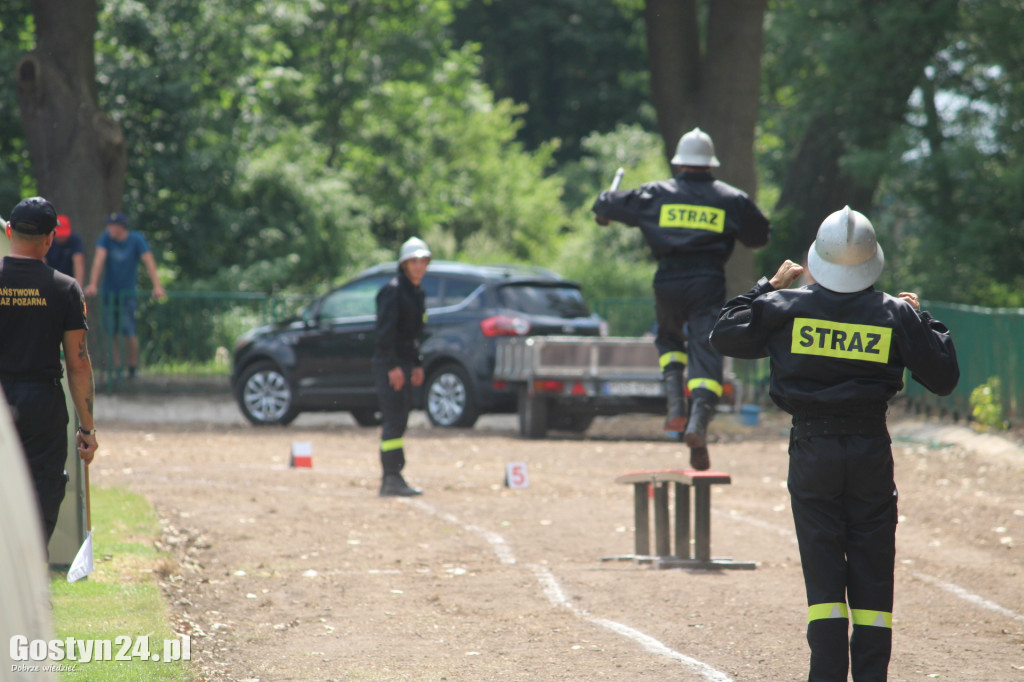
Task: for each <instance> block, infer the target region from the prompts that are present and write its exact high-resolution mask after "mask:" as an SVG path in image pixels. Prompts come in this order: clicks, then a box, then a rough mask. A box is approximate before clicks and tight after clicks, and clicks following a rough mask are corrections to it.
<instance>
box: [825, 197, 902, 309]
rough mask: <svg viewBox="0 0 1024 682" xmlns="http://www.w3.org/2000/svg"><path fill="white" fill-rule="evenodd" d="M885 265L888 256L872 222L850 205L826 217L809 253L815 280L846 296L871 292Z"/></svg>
mask: <svg viewBox="0 0 1024 682" xmlns="http://www.w3.org/2000/svg"><path fill="white" fill-rule="evenodd" d="M884 266H885V254H884V253H882V247H881V246H879V244H878V239H877V238H876V237H875V228H874V227H872V225H871V221H870V220H868V219H867V217H866V216H865V215H864V214H863V213H860V212H858V211H854V210H853V209H851V208H850V207H849V206H844V207H843V209H842V210H839V211H836V212H835V213H833V214H831V215H830V216H828V217H827V218H825V220H824V221H823V222H822V223H821V227H819V228H818V236H817V237H816V238H815V240H814V243H813V244H811V248H810V249H809V250H808V252H807V268H808V270H810V272H811V277H813V278H814V279H815V280H816V281H817V282H818V283H819V284H821V286H823V287H825V288H826V289H831V290H832V291H838V292H839V293H843V294H848V293H851V292H854V291H861V290H862V289H867V288H868V287H869V286H871V285H872V284H874V283H875V281H876V280H878V276H879V275H881V274H882V268H883V267H884Z"/></svg>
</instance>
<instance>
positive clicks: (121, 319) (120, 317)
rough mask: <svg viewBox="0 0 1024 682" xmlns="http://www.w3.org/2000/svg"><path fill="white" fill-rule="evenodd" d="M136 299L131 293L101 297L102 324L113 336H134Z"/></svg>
mask: <svg viewBox="0 0 1024 682" xmlns="http://www.w3.org/2000/svg"><path fill="white" fill-rule="evenodd" d="M137 307H138V299H137V298H136V297H135V296H134V295H133V294H121V295H117V294H111V295H108V296H104V297H103V326H104V327H105V328H106V330H107V332H108V333H110V334H113V335H115V336H135V335H136V332H135V309H136V308H137Z"/></svg>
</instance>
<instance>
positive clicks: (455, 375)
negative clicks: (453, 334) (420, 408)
mask: <svg viewBox="0 0 1024 682" xmlns="http://www.w3.org/2000/svg"><path fill="white" fill-rule="evenodd" d="M424 388H425V390H424V401H425V403H426V406H425V407H426V411H427V419H429V420H430V423H431V424H433V425H434V426H443V427H450V428H469V427H471V426H473V424H476V420H477V418H478V417H479V416H480V406H479V405H477V401H476V395H475V394H474V391H473V385H472V383H470V381H469V375H468V374H467V373H466V370H464V369H463V368H462V367H461V366H460V365H456V364H454V363H450V364H447V365H442V366H441V367H439V368H438V369H436V370H435V371H433V372H431V373H430V377H429V378H428V379H427V383H426V386H425V387H424Z"/></svg>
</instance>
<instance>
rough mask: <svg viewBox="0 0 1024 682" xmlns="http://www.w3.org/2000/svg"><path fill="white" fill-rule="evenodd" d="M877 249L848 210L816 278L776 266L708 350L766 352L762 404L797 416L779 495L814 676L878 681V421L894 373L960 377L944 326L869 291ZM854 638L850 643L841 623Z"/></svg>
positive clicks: (883, 591) (887, 592) (881, 602)
mask: <svg viewBox="0 0 1024 682" xmlns="http://www.w3.org/2000/svg"><path fill="white" fill-rule="evenodd" d="M883 264H884V255H883V253H882V249H881V247H879V246H878V243H877V241H876V238H875V232H874V228H873V227H872V226H871V223H870V222H869V221H868V219H867V218H866V217H865V216H864V215H862V214H861V213H858V212H857V211H853V210H850V208H849V207H848V206H847V207H845V208H844V209H843V210H841V211H837V212H835V213H833V214H832V215H830V216H829V217H828V218H826V219H825V221H824V222H823V223H822V224H821V226H820V228H819V229H818V234H817V238H816V239H815V241H814V244H813V245H812V246H811V248H810V250H809V252H808V257H807V268H808V270H809V271H810V275H811V277H812V278H813V279H814V280H815V283H813V284H810V285H807V286H804V287H800V288H797V289H787V287H788V286H789V285H790V284H792V283H793V282H794V281H795V280H796V278H797V277H799V276H800V275H801V274H802V272H803V268H802V267H801V266H799V265H797V264H796V263H794V262H792V261H786V262H785V263H783V264H782V266H781V267H780V268H779V271H778V272H777V273H776V274H775V275H774V276H773V277H772V278H771V280H767V279H765V278H763V277H762V278H761V280H760V281H759V282H758V283H757V285H756V286H754V288H753V289H751V290H750V291H749V292H747V293H746V294H743V295H742V296H738V297H736V298H734V299H732V300H731V301H729V302H728V303H726V305H725V307H724V308H723V309H722V312H721V315H720V316H719V319H718V322H717V323H716V324H715V327H714V331H713V332H712V334H711V342H712V343H713V344H714V346H715V347H716V348H717V349H718V350H719V351H720V352H722V353H723V354H725V355H730V356H733V357H738V358H757V357H764V356H766V355H767V356H769V357H770V358H771V397H772V400H773V401H774V402H775V403H776V404H777V405H778V406H779V407H781V408H782V409H783V410H785V411H786V412H788V413H790V414H792V415H793V428H792V431H791V434H790V446H789V454H790V459H789V481H788V485H789V492H790V499H791V503H792V508H793V520H794V523H795V526H796V534H797V540H798V542H799V545H800V560H801V563H802V565H803V573H804V584H805V587H806V590H807V605H808V624H807V642H808V644H809V645H810V649H811V660H810V675H809V676H808V680H810V681H812V682H825V681H833V680H834V681H837V682H838V681H843V682H845V680H846V679H847V672H848V670H849V669H851V667H852V672H853V679H854V680H855V681H856V682H878V681H880V680H885V679H886V676H887V670H888V665H889V657H890V652H891V650H892V604H893V572H894V569H895V565H894V564H895V554H896V520H897V509H896V503H897V493H896V484H895V481H894V480H893V459H892V449H891V446H890V440H889V433H888V429H887V427H886V423H885V413H886V408H887V401H888V400H889V399H890V398H892V397H893V396H894V395H895V394H896V393H897V392H898V391H899V390H900V389H901V388H902V387H903V372H904V368H906V369H909V370H910V372H911V376H912V377H913V378H914V379H915V380H917V381H918V382H920V383H921V384H922V385H924V386H925V387H926V388H928V389H929V390H930V391H933V392H934V393H937V394H939V395H948V394H949V393H951V392H952V391H953V389H954V388H955V387H956V384H957V381H958V380H959V378H960V370H959V367H958V365H957V359H956V351H955V350H954V348H953V341H952V339H951V338H950V335H949V330H948V329H947V328H946V327H945V325H943V324H942V323H941V322H939V321H938V320H935V319H933V318H932V317H931V316H930V315H929V314H928V313H927V312H921V311H920V304H919V303H918V300H917V296H916V295H915V294H913V293H900V294H899V296H898V297H894V296H890V295H888V294H886V293H884V292H881V291H876V290H875V289H874V288H873V286H872V285H873V284H874V282H875V281H876V280H877V279H878V276H879V274H881V272H882V266H883ZM850 617H852V619H853V634H852V636H849V635H848V619H849V618H850Z"/></svg>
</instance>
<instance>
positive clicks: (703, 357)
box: [686, 308, 723, 403]
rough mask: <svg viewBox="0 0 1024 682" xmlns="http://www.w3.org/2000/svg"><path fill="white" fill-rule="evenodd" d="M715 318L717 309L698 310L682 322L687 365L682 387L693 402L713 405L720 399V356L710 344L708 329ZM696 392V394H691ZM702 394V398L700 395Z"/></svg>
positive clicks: (712, 325) (712, 324) (716, 317)
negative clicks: (684, 328)
mask: <svg viewBox="0 0 1024 682" xmlns="http://www.w3.org/2000/svg"><path fill="white" fill-rule="evenodd" d="M717 319H718V308H715V309H714V310H708V309H705V310H702V311H700V312H699V313H696V314H694V315H693V316H692V317H691V318H690V320H689V321H688V322H687V323H686V326H687V329H688V330H689V337H688V338H687V343H688V344H689V346H688V349H689V351H690V364H689V368H688V371H687V373H686V377H687V381H686V388H687V390H689V392H690V396H691V397H692V398H694V399H698V398H708V399H711V400H713V401H715V402H716V403H717V399H718V398H721V397H722V391H723V389H722V354H721V353H719V352H718V351H717V350H715V348H714V346H712V345H711V339H710V336H711V330H712V328H713V327H714V326H715V321H716V320H717ZM695 391H696V393H695ZM702 394H703V395H702Z"/></svg>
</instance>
